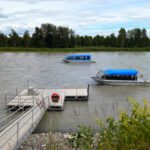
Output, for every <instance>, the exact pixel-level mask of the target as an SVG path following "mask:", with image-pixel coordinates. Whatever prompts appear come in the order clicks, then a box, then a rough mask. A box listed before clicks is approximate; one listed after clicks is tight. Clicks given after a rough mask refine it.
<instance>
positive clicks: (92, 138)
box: [69, 98, 150, 150]
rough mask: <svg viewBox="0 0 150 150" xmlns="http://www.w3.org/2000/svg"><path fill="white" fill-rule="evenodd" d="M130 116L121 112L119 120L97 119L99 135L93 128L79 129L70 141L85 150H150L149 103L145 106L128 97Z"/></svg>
mask: <svg viewBox="0 0 150 150" xmlns="http://www.w3.org/2000/svg"><path fill="white" fill-rule="evenodd" d="M129 101H130V105H131V107H132V109H131V112H130V114H129V113H127V112H126V111H121V112H120V113H119V119H118V120H115V119H114V118H113V117H108V118H107V119H106V121H103V120H100V119H98V120H97V124H98V126H99V131H98V133H97V134H95V133H94V130H93V129H92V128H91V127H86V126H79V130H78V132H77V133H74V134H72V137H71V138H70V139H69V142H70V144H71V145H72V148H75V149H82V150H150V103H149V102H148V101H147V100H144V104H143V106H142V105H140V104H139V103H137V102H136V100H134V99H133V98H129Z"/></svg>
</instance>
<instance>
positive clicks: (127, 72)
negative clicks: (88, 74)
mask: <svg viewBox="0 0 150 150" xmlns="http://www.w3.org/2000/svg"><path fill="white" fill-rule="evenodd" d="M104 73H105V74H106V75H127V76H136V75H137V74H138V71H137V70H134V69H110V70H104Z"/></svg>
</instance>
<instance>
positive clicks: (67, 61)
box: [63, 59, 96, 63]
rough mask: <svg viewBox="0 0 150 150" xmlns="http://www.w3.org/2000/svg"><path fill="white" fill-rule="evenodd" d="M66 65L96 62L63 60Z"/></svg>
mask: <svg viewBox="0 0 150 150" xmlns="http://www.w3.org/2000/svg"><path fill="white" fill-rule="evenodd" d="M63 61H64V62H65V63H96V62H95V61H92V60H66V59H64V60H63Z"/></svg>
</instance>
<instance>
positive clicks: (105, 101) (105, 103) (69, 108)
mask: <svg viewBox="0 0 150 150" xmlns="http://www.w3.org/2000/svg"><path fill="white" fill-rule="evenodd" d="M91 54H92V56H93V60H95V61H96V63H91V64H90V63H87V64H86V63H83V64H82V63H78V64H75V63H68V64H66V63H63V62H62V59H63V58H64V56H65V55H67V53H39V52H37V53H0V95H1V97H0V104H1V106H0V112H1V114H0V118H3V117H4V115H3V114H4V113H5V112H6V108H5V100H4V95H5V94H6V93H9V92H10V91H11V90H12V89H15V88H16V87H18V88H21V87H24V86H26V84H27V80H28V81H29V82H30V85H31V86H35V87H38V88H86V87H87V85H88V84H90V85H92V86H90V96H89V101H88V102H65V106H64V111H63V112H46V114H45V116H44V117H43V118H42V120H41V121H40V123H39V125H38V126H37V128H36V130H35V132H47V131H50V130H56V131H64V132H65V131H74V130H76V128H77V125H79V124H85V125H90V126H92V127H94V128H95V129H97V128H98V127H97V124H96V119H97V118H102V119H105V118H106V116H110V115H112V116H114V117H117V116H118V112H119V110H120V109H127V110H129V109H130V105H129V103H128V100H127V98H128V96H131V97H133V98H135V99H137V101H139V102H140V103H141V102H142V100H143V98H147V99H149V100H150V94H149V93H150V88H149V87H144V86H95V82H94V81H93V80H92V79H91V76H93V75H95V74H96V73H97V72H98V70H99V69H110V68H113V69H115V68H117V69H118V68H127V69H128V68H135V69H137V70H139V71H140V73H142V74H143V75H144V77H145V78H148V79H150V69H149V67H150V52H94V53H91Z"/></svg>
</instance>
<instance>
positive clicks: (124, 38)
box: [0, 23, 150, 51]
mask: <svg viewBox="0 0 150 150" xmlns="http://www.w3.org/2000/svg"><path fill="white" fill-rule="evenodd" d="M89 33H90V31H89ZM0 47H1V48H0V51H4V50H6V51H12V50H14V51H19V50H20V51H24V50H25V51H52V50H51V49H53V51H55V50H58V48H62V51H67V50H68V51H71V50H72V49H70V48H74V49H73V51H76V50H77V51H80V50H81V49H82V48H83V49H84V50H90V51H92V50H93V51H113V50H114V51H116V50H117V51H121V50H122V51H123V50H127V51H130V50H131V51H133V50H134V51H139V49H141V51H142V50H143V51H145V48H146V49H148V50H150V38H149V37H148V35H147V31H146V29H145V28H143V29H140V28H135V29H132V30H128V31H126V30H125V29H124V28H121V29H120V30H119V31H118V34H117V35H115V34H114V33H112V34H110V35H108V36H103V35H99V34H98V35H95V36H89V35H85V36H81V35H77V34H75V32H74V31H73V30H72V29H70V28H68V27H62V26H55V25H53V24H48V23H47V24H42V25H41V26H40V27H35V30H34V32H33V33H29V31H25V32H24V34H23V35H19V34H18V33H17V32H16V31H15V30H14V29H12V30H11V33H10V34H9V35H5V34H4V33H2V32H0ZM10 47H12V48H11V49H10ZM78 47H80V48H78ZM85 47H86V48H85ZM141 47H142V48H141ZM148 47H149V48H148ZM35 48H37V49H35ZM47 48H49V49H50V50H48V49H47ZM64 48H68V49H65V50H64ZM59 50H60V49H59Z"/></svg>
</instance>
